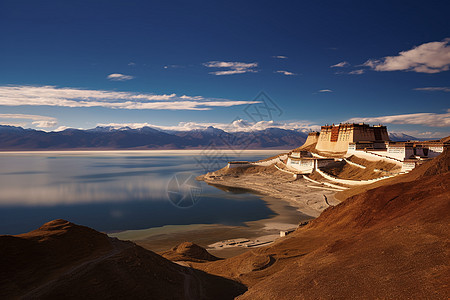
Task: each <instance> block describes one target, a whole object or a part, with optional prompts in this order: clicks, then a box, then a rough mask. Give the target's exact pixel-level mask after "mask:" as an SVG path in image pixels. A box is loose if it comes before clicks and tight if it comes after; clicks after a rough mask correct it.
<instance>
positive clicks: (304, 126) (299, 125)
mask: <svg viewBox="0 0 450 300" xmlns="http://www.w3.org/2000/svg"><path fill="white" fill-rule="evenodd" d="M97 126H102V127H109V126H111V127H113V128H116V129H119V128H123V127H130V128H133V129H136V128H142V127H152V128H156V129H161V130H174V131H189V130H194V129H206V128H208V127H210V126H212V127H214V128H218V129H222V130H225V131H226V132H242V131H245V132H249V131H256V130H264V129H267V128H281V129H291V130H300V131H304V132H308V131H311V130H320V126H319V125H315V124H312V123H311V122H309V121H295V122H275V121H260V122H248V121H246V120H242V119H240V120H236V121H234V122H232V123H212V122H211V123H198V122H180V123H178V125H172V126H164V125H154V124H150V123H99V124H97Z"/></svg>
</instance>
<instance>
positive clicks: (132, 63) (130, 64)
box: [128, 61, 136, 66]
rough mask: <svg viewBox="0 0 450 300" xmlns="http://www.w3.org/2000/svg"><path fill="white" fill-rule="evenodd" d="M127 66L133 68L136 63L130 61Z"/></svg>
mask: <svg viewBox="0 0 450 300" xmlns="http://www.w3.org/2000/svg"><path fill="white" fill-rule="evenodd" d="M128 65H129V66H135V65H136V63H134V62H132V61H130V62H129V63H128Z"/></svg>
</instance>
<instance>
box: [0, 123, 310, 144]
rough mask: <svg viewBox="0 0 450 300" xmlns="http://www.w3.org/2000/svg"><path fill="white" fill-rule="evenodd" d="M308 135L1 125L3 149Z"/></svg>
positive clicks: (297, 139) (286, 139)
mask: <svg viewBox="0 0 450 300" xmlns="http://www.w3.org/2000/svg"><path fill="white" fill-rule="evenodd" d="M307 136H308V133H307V132H303V131H297V130H285V129H278V128H269V129H265V130H260V131H252V132H225V131H223V130H221V129H217V128H214V127H208V128H206V129H202V130H199V129H196V130H190V131H162V130H158V129H154V128H150V127H143V128H139V129H132V128H128V127H124V128H119V129H115V128H112V127H96V128H93V129H87V130H79V129H66V130H64V131H59V132H45V131H40V130H34V129H23V128H21V127H14V126H4V125H0V150H65V149H67V150H68V149H87V150H89V149H96V150H97V149H136V150H137V149H141V150H145V149H203V148H206V147H212V148H220V149H267V148H273V149H290V148H292V149H293V148H296V147H298V146H299V145H302V144H303V143H304V142H305V140H306V138H307Z"/></svg>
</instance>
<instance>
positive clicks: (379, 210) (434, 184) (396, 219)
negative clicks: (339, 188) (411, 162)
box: [194, 152, 450, 299]
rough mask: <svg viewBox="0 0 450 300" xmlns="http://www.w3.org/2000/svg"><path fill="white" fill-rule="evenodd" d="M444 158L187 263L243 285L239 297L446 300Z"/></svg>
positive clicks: (448, 236)
mask: <svg viewBox="0 0 450 300" xmlns="http://www.w3.org/2000/svg"><path fill="white" fill-rule="evenodd" d="M448 163H449V153H448V152H446V153H445V154H443V155H442V156H440V157H439V158H437V159H435V160H433V161H430V162H427V163H425V164H424V165H422V166H421V167H419V168H417V169H416V170H414V171H413V172H411V173H410V174H407V175H403V176H400V177H399V178H397V179H396V180H391V181H385V184H384V185H381V186H378V187H371V188H370V189H368V190H366V191H362V193H360V194H357V195H354V196H352V197H351V198H349V199H347V200H346V201H344V202H343V203H341V204H340V205H338V206H336V207H331V208H329V209H327V210H325V211H324V212H323V213H322V214H321V215H320V216H319V218H317V219H316V220H314V221H312V222H311V223H310V224H309V225H307V226H305V227H302V228H299V229H298V230H297V231H296V232H294V233H293V234H291V235H290V236H288V237H286V238H285V239H283V240H280V241H279V242H277V243H275V244H274V245H272V246H269V247H264V248H259V249H254V250H251V251H249V252H247V253H244V254H242V255H239V256H236V257H233V258H230V259H226V260H223V261H217V262H210V263H206V264H194V265H195V267H197V268H201V269H204V270H206V271H208V272H211V273H214V274H218V275H222V276H228V277H230V278H235V279H238V280H240V281H241V282H243V283H245V284H247V285H248V286H249V290H248V291H247V292H246V293H245V294H244V295H242V296H240V297H238V298H239V299H330V298H336V299H351V298H359V299H361V298H364V299H386V298H387V299H447V298H448V297H449V296H450V286H449V282H448V278H450V266H449V261H450V251H449V249H450V231H449V230H448V228H449V225H450V190H449V186H450V172H449V171H448Z"/></svg>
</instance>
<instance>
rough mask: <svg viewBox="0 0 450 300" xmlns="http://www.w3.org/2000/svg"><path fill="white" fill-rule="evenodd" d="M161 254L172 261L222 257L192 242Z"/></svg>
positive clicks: (210, 259)
mask: <svg viewBox="0 0 450 300" xmlns="http://www.w3.org/2000/svg"><path fill="white" fill-rule="evenodd" d="M161 255H162V256H163V257H165V258H167V259H169V260H171V261H194V262H204V261H215V260H219V259H220V258H218V257H215V256H214V255H212V254H210V253H209V252H208V251H206V249H205V248H203V247H200V246H199V245H197V244H194V243H191V242H184V243H181V244H179V245H178V246H175V247H173V248H172V249H170V250H167V251H164V252H163V253H161Z"/></svg>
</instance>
